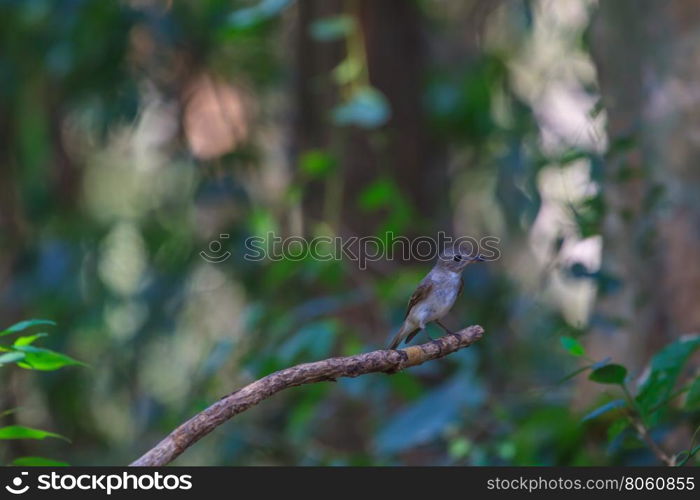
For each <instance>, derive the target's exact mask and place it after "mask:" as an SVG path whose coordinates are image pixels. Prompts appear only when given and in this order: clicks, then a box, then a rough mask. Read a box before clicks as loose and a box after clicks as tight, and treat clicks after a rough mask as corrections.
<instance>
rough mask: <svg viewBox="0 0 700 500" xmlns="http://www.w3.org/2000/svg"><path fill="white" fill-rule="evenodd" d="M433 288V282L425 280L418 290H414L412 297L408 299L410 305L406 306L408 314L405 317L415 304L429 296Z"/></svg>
mask: <svg viewBox="0 0 700 500" xmlns="http://www.w3.org/2000/svg"><path fill="white" fill-rule="evenodd" d="M432 288H433V284H432V283H431V282H430V281H428V282H423V283H421V284H420V285H418V288H416V291H415V292H413V295H411V298H410V299H408V307H407V308H406V316H404V319H406V318H407V317H408V314H409V313H410V312H411V309H413V306H415V305H416V304H417V303H418V302H420V301H421V300H423V299H425V298H426V297H427V296H428V294H429V293H430V290H432Z"/></svg>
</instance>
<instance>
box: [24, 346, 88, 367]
mask: <svg viewBox="0 0 700 500" xmlns="http://www.w3.org/2000/svg"><path fill="white" fill-rule="evenodd" d="M15 348H16V349H17V350H18V351H21V352H23V353H25V358H24V359H23V360H22V361H21V362H19V363H18V365H19V366H21V367H22V368H27V369H30V370H41V371H52V370H58V369H59V368H63V367H64V366H73V365H82V366H87V365H86V364H85V363H83V362H81V361H78V360H75V359H73V358H71V357H70V356H66V355H65V354H61V353H60V352H56V351H52V350H51V349H43V348H41V347H34V346H32V345H21V346H16V347H15Z"/></svg>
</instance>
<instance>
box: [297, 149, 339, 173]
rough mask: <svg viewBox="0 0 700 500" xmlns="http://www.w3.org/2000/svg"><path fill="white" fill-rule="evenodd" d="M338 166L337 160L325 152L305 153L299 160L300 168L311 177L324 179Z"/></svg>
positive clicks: (313, 151)
mask: <svg viewBox="0 0 700 500" xmlns="http://www.w3.org/2000/svg"><path fill="white" fill-rule="evenodd" d="M335 165H336V162H335V158H333V156H331V155H329V154H328V153H326V152H325V151H322V150H320V149H314V150H311V151H307V152H306V153H304V154H303V155H302V156H301V158H300V160H299V167H300V168H301V170H302V172H305V173H306V174H308V175H309V176H310V177H323V176H325V175H326V174H328V173H329V172H330V171H331V170H332V169H333V168H334V167H335Z"/></svg>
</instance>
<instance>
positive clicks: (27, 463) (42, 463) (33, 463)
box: [12, 457, 70, 467]
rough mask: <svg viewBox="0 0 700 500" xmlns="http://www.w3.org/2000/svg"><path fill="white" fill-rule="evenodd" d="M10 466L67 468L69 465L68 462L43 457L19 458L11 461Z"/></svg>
mask: <svg viewBox="0 0 700 500" xmlns="http://www.w3.org/2000/svg"><path fill="white" fill-rule="evenodd" d="M12 465H18V466H20V467H67V466H69V465H70V464H69V463H68V462H61V461H59V460H52V459H50V458H43V457H19V458H15V459H14V460H13V461H12Z"/></svg>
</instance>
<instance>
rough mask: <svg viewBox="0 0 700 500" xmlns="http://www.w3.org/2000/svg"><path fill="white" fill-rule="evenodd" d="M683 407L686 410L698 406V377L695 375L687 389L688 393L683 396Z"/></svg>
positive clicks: (699, 385) (699, 395)
mask: <svg viewBox="0 0 700 500" xmlns="http://www.w3.org/2000/svg"><path fill="white" fill-rule="evenodd" d="M685 408H686V409H687V410H694V409H695V408H700V377H697V378H696V379H695V380H693V382H692V384H690V389H688V394H687V396H686V397H685Z"/></svg>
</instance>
